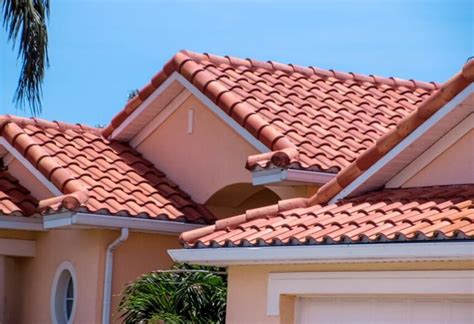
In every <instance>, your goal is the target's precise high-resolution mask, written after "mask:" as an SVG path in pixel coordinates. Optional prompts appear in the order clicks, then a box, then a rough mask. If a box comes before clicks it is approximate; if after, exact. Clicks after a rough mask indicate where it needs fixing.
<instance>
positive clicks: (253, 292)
mask: <svg viewBox="0 0 474 324" xmlns="http://www.w3.org/2000/svg"><path fill="white" fill-rule="evenodd" d="M455 269H456V270H458V269H459V270H461V269H463V270H465V269H474V263H473V262H417V263H372V264H320V265H261V266H258V265H253V266H231V267H229V269H228V271H229V282H228V297H227V318H226V323H227V324H247V323H259V324H278V323H280V321H281V320H282V319H281V318H280V316H267V315H266V307H267V286H268V274H269V273H270V272H302V271H397V270H455ZM286 299H287V300H286V303H284V305H285V308H291V307H292V306H293V305H294V304H293V305H291V304H290V302H291V298H286ZM283 301H285V300H283ZM281 305H282V301H280V307H282V306H281ZM280 314H286V315H287V317H291V315H290V316H288V315H289V314H292V309H280ZM287 319H288V318H287ZM286 323H288V321H286V322H285V324H286Z"/></svg>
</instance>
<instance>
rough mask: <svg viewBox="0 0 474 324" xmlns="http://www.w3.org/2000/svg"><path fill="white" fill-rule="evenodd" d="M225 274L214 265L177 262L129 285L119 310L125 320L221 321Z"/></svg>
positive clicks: (158, 323)
mask: <svg viewBox="0 0 474 324" xmlns="http://www.w3.org/2000/svg"><path fill="white" fill-rule="evenodd" d="M226 296H227V279H226V273H225V272H224V271H223V270H222V269H220V268H216V267H203V266H190V265H185V264H176V265H175V266H174V267H173V268H172V269H171V270H161V271H155V272H152V273H149V274H145V275H143V276H141V277H139V278H138V279H137V280H135V281H134V282H132V283H130V284H128V286H126V287H125V290H124V292H123V294H122V300H121V301H120V305H119V311H120V313H121V317H122V318H123V320H124V322H125V323H130V324H131V323H150V324H161V323H173V324H174V323H176V324H181V323H183V324H184V323H195V324H201V323H202V324H204V323H206V324H207V323H211V324H212V323H215V324H217V323H224V320H225V307H226Z"/></svg>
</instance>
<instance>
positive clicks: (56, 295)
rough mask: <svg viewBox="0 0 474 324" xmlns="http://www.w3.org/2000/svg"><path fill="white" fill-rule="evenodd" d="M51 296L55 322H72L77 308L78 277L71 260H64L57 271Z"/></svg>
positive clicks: (58, 323) (52, 314)
mask: <svg viewBox="0 0 474 324" xmlns="http://www.w3.org/2000/svg"><path fill="white" fill-rule="evenodd" d="M51 297H52V300H51V316H52V320H53V323H55V324H69V323H72V319H73V315H74V311H75V308H76V278H75V272H74V268H73V267H72V264H71V263H70V262H64V263H63V264H61V265H60V266H59V268H58V270H57V271H56V276H55V279H54V282H53V291H52V294H51Z"/></svg>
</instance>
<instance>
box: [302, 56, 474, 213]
mask: <svg viewBox="0 0 474 324" xmlns="http://www.w3.org/2000/svg"><path fill="white" fill-rule="evenodd" d="M473 81H474V61H469V62H468V63H466V64H465V65H464V66H463V68H462V70H461V71H460V72H458V73H457V74H456V75H454V76H453V77H452V78H451V79H449V80H448V81H446V82H445V83H443V84H442V86H441V88H440V89H438V90H436V91H435V92H433V93H432V94H431V95H430V96H429V97H428V98H426V99H425V101H423V102H422V103H421V104H420V106H418V107H417V108H416V109H415V110H414V111H413V112H412V113H410V114H409V115H407V116H406V117H405V118H403V119H401V120H400V122H399V123H398V124H397V127H395V128H393V129H391V130H389V131H388V132H387V133H386V134H384V135H382V136H381V137H380V138H378V139H377V140H376V141H375V143H374V144H373V145H372V146H370V147H369V148H368V149H367V150H365V151H364V152H362V153H361V154H360V155H359V156H358V157H357V158H356V159H355V161H354V162H352V163H351V164H349V165H348V166H347V167H345V168H344V169H342V170H341V171H340V172H339V173H338V174H337V176H336V177H335V178H333V179H331V180H330V181H329V182H328V183H326V184H324V185H323V186H322V187H321V188H319V190H318V191H317V192H316V193H315V194H314V195H313V196H311V197H310V198H309V204H310V205H315V204H323V203H327V202H328V201H329V200H330V199H332V198H334V197H335V196H336V195H337V194H338V193H339V192H341V191H342V190H343V189H344V188H345V187H347V186H348V185H349V184H350V183H352V182H353V181H354V180H355V179H356V178H358V177H359V176H360V175H361V174H362V173H363V172H365V171H366V170H368V169H369V168H370V167H371V166H372V165H374V164H375V163H376V162H377V161H378V160H379V159H381V158H382V157H383V156H384V155H385V154H386V153H387V152H388V151H390V150H391V149H392V148H394V147H395V146H396V145H397V144H398V143H400V142H401V141H402V140H403V139H404V138H405V137H407V136H408V135H409V134H410V133H411V132H412V131H414V130H415V129H416V128H417V127H418V126H420V125H421V124H422V123H424V122H425V121H426V120H427V119H428V118H430V117H431V116H432V115H433V114H434V113H435V112H437V111H438V110H439V109H440V108H441V107H443V106H444V105H445V104H446V103H448V102H449V101H450V100H451V99H453V98H454V97H455V96H456V95H457V94H458V93H459V92H460V91H462V90H463V89H465V88H466V87H467V86H468V85H469V84H470V83H472V82H473Z"/></svg>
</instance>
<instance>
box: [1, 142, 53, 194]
mask: <svg viewBox="0 0 474 324" xmlns="http://www.w3.org/2000/svg"><path fill="white" fill-rule="evenodd" d="M0 145H1V146H3V147H4V148H5V149H6V150H7V151H8V153H10V154H11V155H13V157H14V158H15V159H17V160H18V161H19V162H20V163H21V164H22V165H23V166H24V167H25V168H26V169H27V170H28V171H30V172H31V174H33V176H35V177H36V178H37V179H38V180H39V181H40V182H41V183H42V184H43V185H44V186H45V187H46V188H48V190H49V191H50V192H51V193H52V194H53V195H54V196H61V195H62V192H61V191H60V190H59V189H58V188H56V186H55V185H54V184H53V183H52V182H51V181H49V180H48V179H47V178H46V177H45V176H44V175H42V174H41V172H39V171H38V169H36V168H35V167H34V166H33V164H31V163H30V161H28V160H27V159H26V158H25V157H24V156H23V155H22V154H20V152H18V151H17V149H16V148H14V147H13V146H12V145H11V144H10V143H8V141H7V140H6V139H5V138H4V137H0ZM10 162H11V159H10V160H9V163H10Z"/></svg>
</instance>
